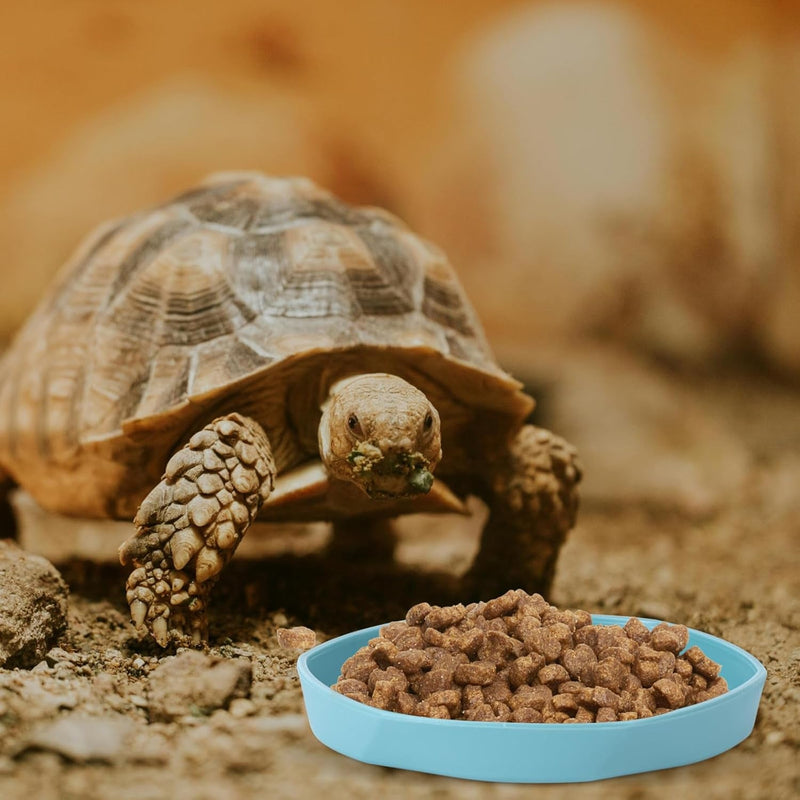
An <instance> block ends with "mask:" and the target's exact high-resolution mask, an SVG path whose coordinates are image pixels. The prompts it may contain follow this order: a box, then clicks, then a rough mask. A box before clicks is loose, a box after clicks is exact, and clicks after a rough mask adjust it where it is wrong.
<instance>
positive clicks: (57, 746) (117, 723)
mask: <svg viewBox="0 0 800 800" xmlns="http://www.w3.org/2000/svg"><path fill="white" fill-rule="evenodd" d="M133 728H134V723H133V722H132V721H131V720H129V719H126V718H125V717H122V716H113V717H112V716H103V717H89V716H85V715H83V714H79V713H75V714H69V715H67V716H64V717H60V718H59V719H57V720H55V721H54V722H50V723H47V724H46V725H43V726H42V727H41V728H39V730H38V731H36V732H34V734H33V735H32V736H31V738H30V739H29V740H28V742H27V744H26V746H25V747H24V750H45V751H49V752H52V753H57V754H58V755H60V756H63V757H64V758H66V759H67V760H69V761H75V762H77V763H82V762H87V761H102V762H105V763H111V762H114V761H117V760H118V759H119V758H120V757H121V756H122V754H123V752H124V749H125V744H126V739H127V738H128V737H129V736H130V735H131V733H132V731H133Z"/></svg>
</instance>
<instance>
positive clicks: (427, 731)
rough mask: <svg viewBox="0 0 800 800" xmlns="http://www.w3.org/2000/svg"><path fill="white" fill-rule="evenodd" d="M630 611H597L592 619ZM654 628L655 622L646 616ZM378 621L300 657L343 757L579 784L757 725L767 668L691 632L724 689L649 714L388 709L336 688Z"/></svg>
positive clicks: (726, 739)
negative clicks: (535, 717) (567, 719)
mask: <svg viewBox="0 0 800 800" xmlns="http://www.w3.org/2000/svg"><path fill="white" fill-rule="evenodd" d="M627 621H628V617H617V616H605V615H593V616H592V622H593V623H594V624H595V625H624V624H625V623H626V622H627ZM642 622H643V623H644V624H645V625H646V626H647V627H648V628H653V627H655V626H656V625H657V624H658V623H659V620H654V619H643V620H642ZM382 627H383V626H382V625H377V626H375V627H373V628H365V629H364V630H360V631H356V632H354V633H349V634H346V635H345V636H340V637H338V638H337V639H332V640H331V641H329V642H325V643H324V644H321V645H318V646H317V647H315V648H313V649H312V650H309V651H307V652H305V653H303V654H302V655H301V656H300V658H299V660H298V663H297V670H298V673H299V675H300V683H301V685H302V688H303V696H304V699H305V705H306V713H307V714H308V720H309V724H310V725H311V730H312V731H313V733H314V735H315V736H316V737H317V739H319V740H320V741H321V742H322V743H323V744H325V745H327V746H328V747H330V748H331V749H332V750H335V751H337V752H339V753H342V754H343V755H346V756H349V757H350V758H354V759H356V760H357V761H363V762H365V763H367V764H378V765H380V766H384V767H396V768H399V769H408V770H414V771H417V772H428V773H432V774H434V775H447V776H450V777H454V778H469V779H472V780H480V781H497V782H506V783H573V782H580V781H592V780H599V779H602V778H611V777H614V776H617V775H630V774H633V773H636V772H648V771H650V770H657V769H667V768H669V767H678V766H682V765H683V764H692V763H694V762H696V761H703V760H704V759H706V758H711V757H712V756H716V755H719V754H720V753H724V752H725V751H726V750H729V749H730V748H732V747H734V746H736V745H737V744H739V742H741V741H743V740H744V739H746V738H747V737H748V736H749V735H750V732H751V731H752V730H753V725H754V723H755V719H756V712H757V711H758V703H759V699H760V697H761V690H762V689H763V687H764V681H765V680H766V677H767V671H766V670H765V669H764V667H763V665H762V664H761V663H760V662H759V661H758V660H757V659H756V658H754V657H753V656H752V655H750V653H747V652H746V651H744V650H742V649H741V648H740V647H737V646H736V645H733V644H731V643H730V642H726V641H724V640H723V639H719V638H717V637H716V636H711V635H710V634H707V633H702V632H701V631H696V630H692V629H691V628H690V629H689V643H688V645H687V647H693V646H694V645H697V646H699V647H700V649H701V650H702V651H703V652H704V653H705V654H706V655H707V656H708V657H709V658H710V659H712V660H713V661H716V662H717V663H719V664H720V665H721V667H722V669H721V671H720V674H721V675H722V677H723V678H725V680H726V681H727V682H728V692H726V693H725V694H723V695H721V696H719V697H714V698H712V699H711V700H706V701H704V702H702V703H698V704H696V705H693V706H688V707H686V708H680V709H676V710H675V711H670V712H668V713H666V714H661V715H658V716H654V717H649V718H647V719H636V720H628V721H623V722H620V721H617V722H591V723H580V724H574V725H564V724H560V723H525V722H472V721H468V720H443V719H429V718H427V717H415V716H411V715H408V714H400V713H397V712H393V711H383V710H381V709H377V708H372V707H371V706H367V705H364V704H363V703H359V702H358V701H356V700H351V699H350V698H349V697H345V696H344V695H341V694H339V693H338V692H335V691H334V690H333V689H331V688H330V687H331V685H332V684H334V683H336V680H337V678H338V677H339V672H340V670H341V667H342V664H343V663H344V661H345V660H346V659H347V658H349V657H350V656H351V655H353V653H355V652H356V651H357V650H358V649H359V648H361V647H363V646H364V645H366V644H367V642H369V640H370V639H372V638H374V637H376V636H378V635H379V633H380V629H381V628H382Z"/></svg>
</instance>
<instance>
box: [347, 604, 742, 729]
mask: <svg viewBox="0 0 800 800" xmlns="http://www.w3.org/2000/svg"><path fill="white" fill-rule="evenodd" d="M688 638H689V632H688V630H687V628H686V627H685V626H684V625H669V624H667V623H664V622H662V623H660V624H658V625H657V626H656V627H654V628H653V629H652V630H648V628H647V627H646V626H645V625H644V624H643V623H642V622H641V621H640V620H639V619H637V618H636V617H632V618H631V619H630V620H628V622H627V623H626V624H625V626H624V627H621V626H619V625H593V624H592V619H591V615H590V614H589V613H588V612H586V611H572V610H567V611H560V610H559V609H558V608H556V607H555V606H552V605H550V604H549V603H548V602H547V601H546V600H544V599H543V598H542V596H541V595H538V594H534V595H529V594H527V593H526V592H524V591H522V590H521V589H517V590H511V591H508V592H506V593H505V594H504V595H502V596H501V597H498V598H495V599H494V600H489V601H488V602H481V603H472V604H471V605H468V606H464V605H461V604H459V605H455V606H445V607H439V606H431V605H429V604H428V603H420V604H418V605H415V606H413V607H412V608H411V609H409V611H408V613H407V614H406V619H405V622H392V623H390V624H389V625H386V626H385V627H383V628H382V629H381V631H380V636H378V637H376V638H374V639H371V640H370V642H369V643H368V644H367V645H366V647H362V648H361V649H360V650H359V651H358V652H357V653H355V654H354V655H353V656H351V657H350V658H348V659H347V661H345V662H344V664H343V665H342V671H341V675H340V677H339V679H338V681H337V683H336V684H335V685H334V686H333V689H335V690H336V691H337V692H340V693H341V694H343V695H345V696H347V697H350V698H352V699H353V700H358V701H359V702H361V703H365V704H367V705H369V706H373V707H375V708H382V709H386V710H388V711H397V712H400V713H403V714H414V715H416V716H422V717H433V718H438V719H462V720H479V721H497V722H565V723H566V722H612V721H616V720H633V719H643V718H645V717H652V716H654V715H656V714H663V713H665V712H667V711H671V710H673V709H676V708H682V707H683V706H688V705H693V704H695V703H700V702H702V701H703V700H708V699H709V698H712V697H717V696H718V695H720V694H723V693H724V692H726V691H727V688H728V687H727V684H726V682H725V679H724V678H722V677H721V676H720V675H719V671H720V666H719V664H716V663H715V662H713V661H712V660H711V659H709V658H707V657H706V656H705V655H704V653H703V652H702V651H701V650H700V648H699V647H691V648H689V649H688V650H686V652H682V651H683V650H684V648H685V647H686V644H687V641H688Z"/></svg>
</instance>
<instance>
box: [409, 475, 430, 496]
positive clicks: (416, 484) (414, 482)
mask: <svg viewBox="0 0 800 800" xmlns="http://www.w3.org/2000/svg"><path fill="white" fill-rule="evenodd" d="M408 485H409V486H410V487H411V491H412V492H416V493H417V494H427V493H428V492H429V491H430V490H431V486H433V475H432V473H431V471H430V470H427V469H415V470H414V471H413V472H412V473H411V474H410V475H409V476H408Z"/></svg>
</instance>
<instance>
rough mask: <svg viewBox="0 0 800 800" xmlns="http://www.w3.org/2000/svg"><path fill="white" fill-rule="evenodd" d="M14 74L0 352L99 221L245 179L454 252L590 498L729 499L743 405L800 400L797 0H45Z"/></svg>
mask: <svg viewBox="0 0 800 800" xmlns="http://www.w3.org/2000/svg"><path fill="white" fill-rule="evenodd" d="M0 65H1V66H2V68H1V69H0V109H2V110H1V111H0V113H1V114H2V126H0V250H1V251H2V253H3V262H2V267H0V270H2V277H3V290H2V292H0V339H2V340H7V339H8V338H9V337H10V336H12V335H13V332H14V330H15V329H16V328H17V327H18V325H19V324H20V323H21V321H22V320H23V319H24V318H25V316H26V315H27V313H28V312H29V311H30V309H31V308H32V306H33V305H34V303H35V302H36V300H37V298H38V297H39V295H40V293H41V292H42V289H43V287H44V286H45V285H46V283H47V282H48V281H49V279H50V278H51V276H52V275H53V273H54V272H55V270H56V269H57V268H58V266H59V265H60V264H61V263H62V262H63V261H64V259H65V258H66V257H67V256H68V254H69V252H70V251H71V249H72V248H74V247H75V246H76V244H77V243H78V241H79V240H80V238H81V237H82V236H83V235H84V234H85V233H86V232H88V231H89V230H90V229H91V228H92V227H93V226H94V225H96V224H97V223H99V222H100V221H102V220H104V219H106V218H108V217H111V216H114V215H119V214H123V213H126V212H128V211H131V210H133V209H136V208H138V207H141V206H144V205H147V204H150V203H156V202H159V201H160V200H162V199H163V198H164V197H166V196H168V195H169V194H170V193H173V192H177V191H180V190H181V189H183V188H185V187H186V186H188V185H190V184H192V183H193V182H194V181H196V180H198V179H200V178H201V177H202V176H204V175H205V174H206V173H208V172H212V171H216V170H220V169H250V168H254V169H261V170H265V171H268V172H273V173H279V174H287V173H295V174H305V175H309V176H311V177H313V178H314V179H316V180H317V181H318V182H320V183H321V184H323V185H325V186H327V187H329V188H331V189H332V190H333V191H335V192H336V193H338V194H340V195H341V196H343V197H344V198H346V199H347V200H350V201H354V202H362V203H374V204H379V205H383V206H386V207H389V208H390V209H392V210H393V211H394V212H395V213H397V214H399V215H400V216H401V217H403V218H405V219H406V221H407V222H408V223H409V224H410V225H411V226H412V227H414V228H416V229H417V230H419V231H420V232H422V233H423V234H424V235H426V236H427V237H429V238H430V239H432V240H434V241H436V242H437V243H439V244H441V245H442V246H444V248H445V249H446V251H447V252H448V253H449V254H450V256H451V258H452V260H453V262H454V264H455V265H456V267H457V269H458V270H459V272H460V274H461V275H462V277H463V280H464V283H465V285H466V287H467V290H468V292H469V293H470V295H471V297H472V299H473V301H474V303H475V305H476V307H477V309H478V312H479V313H480V315H481V316H482V318H483V320H484V323H485V326H486V329H487V333H488V334H489V337H490V339H491V340H492V342H493V343H494V346H495V349H496V352H497V354H498V356H499V358H500V359H501V361H502V362H503V363H504V364H505V365H506V366H507V367H508V368H509V369H510V370H511V371H513V372H514V373H515V374H517V375H518V376H520V377H521V378H522V379H524V380H525V381H526V382H527V383H529V384H530V386H531V388H532V390H533V391H535V392H536V394H537V395H538V396H539V397H540V400H541V403H540V412H541V413H540V416H539V418H538V419H539V420H541V421H542V422H543V423H546V424H552V425H553V426H554V427H556V428H557V429H558V430H559V432H562V433H564V434H565V435H566V436H568V437H571V438H572V439H573V440H574V441H575V442H576V444H577V445H578V447H579V448H580V449H581V451H582V453H583V455H584V460H585V462H586V468H587V482H586V492H585V494H586V497H587V498H588V500H589V501H592V500H596V501H599V502H609V501H610V502H614V501H616V500H624V501H632V500H636V501H643V502H645V503H656V504H659V505H668V506H671V505H674V506H676V507H678V508H679V509H681V510H683V511H686V512H688V513H691V514H701V515H702V514H707V513H711V512H713V510H714V509H715V508H718V507H719V505H720V504H721V503H723V502H724V501H725V498H726V497H729V496H730V495H731V493H733V492H737V491H740V490H741V488H742V486H743V485H744V484H745V483H747V481H748V476H749V475H750V473H749V469H750V466H751V463H752V461H753V459H754V458H756V459H758V458H759V457H760V454H761V453H762V452H763V449H762V450H759V449H758V447H756V448H755V450H754V446H753V445H752V442H751V441H749V440H747V437H746V436H745V435H744V434H743V432H742V430H741V426H739V425H738V424H736V425H734V424H731V423H730V422H729V421H728V418H729V417H730V415H727V417H726V413H725V408H726V407H729V406H731V405H733V406H735V407H736V409H737V410H741V409H742V408H743V407H746V406H747V404H748V403H749V402H750V400H751V399H752V397H754V396H757V397H758V398H760V401H759V402H761V405H760V406H759V409H761V410H760V411H759V413H761V414H764V415H767V416H768V415H769V414H770V409H771V408H772V407H773V405H774V404H778V405H781V407H782V408H783V407H784V406H786V405H787V404H788V406H789V407H791V406H792V404H793V403H796V395H795V393H794V389H793V388H792V385H793V384H794V383H795V382H796V381H797V379H798V377H799V376H800V227H799V226H798V218H799V217H800V106H799V105H798V103H797V97H798V96H800V7H798V6H797V4H796V3H794V2H791V0H772V1H771V2H763V1H761V0H707V1H706V2H705V3H702V4H697V3H693V2H689V0H618V2H610V1H609V2H602V1H601V0H592V1H590V0H587V1H586V2H558V3H556V2H541V1H540V0H534V1H531V0H527V1H523V0H493V2H491V3H487V2H481V0H457V1H456V0H446V1H445V2H440V3H427V2H423V0H405V2H390V1H389V0H374V2H370V3H360V2H356V1H355V0H340V1H339V2H337V3H328V2H314V1H313V0H296V2H293V3H290V4H287V3H280V2H276V1H273V0H259V1H258V2H255V1H254V0H228V2H226V3H216V2H212V1H211V0H195V2H193V3H191V4H189V3H185V2H176V1H175V0H161V1H160V2H158V3H155V2H152V1H151V0H148V1H146V2H140V3H135V4H134V3H120V2H100V1H99V0H73V2H70V3H63V2H60V0H42V2H39V3H35V4H34V3H28V4H15V5H14V7H12V8H7V9H5V11H4V24H3V26H2V28H0ZM720 376H721V377H720ZM715 377H720V380H721V381H722V383H721V384H720V383H719V382H717V383H716V384H714V385H715V386H720V385H721V386H724V389H719V390H716V391H709V390H707V387H708V382H709V381H710V380H713V379H715ZM764 398H768V399H766V400H765V399H764ZM726 403H727V404H728V405H727V406H726ZM764 403H766V405H764ZM771 404H772V405H771ZM797 416H798V418H800V414H798V415H797ZM798 429H800V423H798ZM762 439H763V435H762ZM773 440H774V441H773ZM759 441H761V440H759ZM778 441H780V443H781V446H782V447H786V448H787V449H791V448H792V447H794V448H795V449H796V447H797V445H800V430H795V429H792V428H790V429H788V430H787V429H786V428H785V427H782V428H781V429H780V431H778V432H776V433H775V434H774V435H773V436H772V438H770V443H772V444H776V443H777V442H778ZM762 444H763V442H762Z"/></svg>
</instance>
